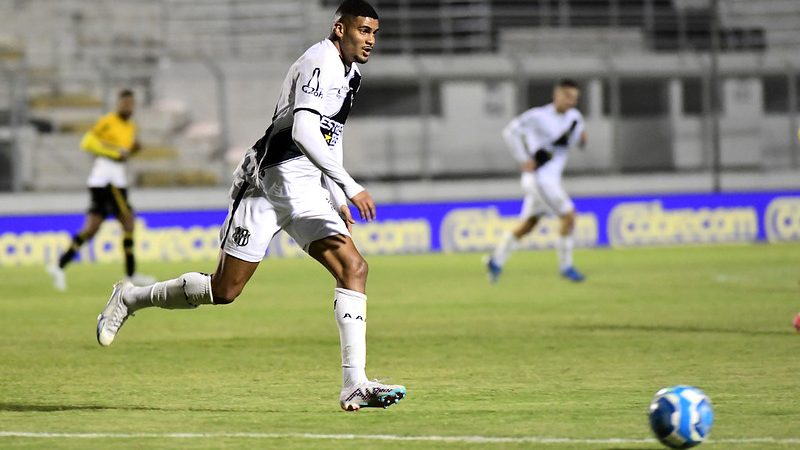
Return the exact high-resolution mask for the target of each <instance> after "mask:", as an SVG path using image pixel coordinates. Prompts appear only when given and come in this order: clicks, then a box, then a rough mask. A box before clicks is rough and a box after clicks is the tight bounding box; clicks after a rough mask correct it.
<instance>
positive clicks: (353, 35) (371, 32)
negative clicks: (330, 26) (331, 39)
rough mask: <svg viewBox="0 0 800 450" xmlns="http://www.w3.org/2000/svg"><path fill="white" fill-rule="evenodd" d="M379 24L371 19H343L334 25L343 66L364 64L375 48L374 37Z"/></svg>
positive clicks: (359, 17)
mask: <svg viewBox="0 0 800 450" xmlns="http://www.w3.org/2000/svg"><path fill="white" fill-rule="evenodd" d="M379 26H380V23H379V22H378V20H377V19H373V18H371V17H362V16H358V17H354V18H343V19H342V20H341V21H339V22H336V24H335V25H334V32H335V33H336V36H337V37H338V38H339V47H340V50H341V52H342V59H343V60H344V62H345V64H351V63H353V62H357V63H359V64H365V63H366V62H367V61H368V60H369V55H370V53H372V49H373V48H374V47H375V35H376V34H377V33H378V28H379Z"/></svg>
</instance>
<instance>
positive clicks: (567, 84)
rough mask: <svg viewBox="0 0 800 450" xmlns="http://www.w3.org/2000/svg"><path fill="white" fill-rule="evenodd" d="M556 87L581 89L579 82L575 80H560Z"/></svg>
mask: <svg viewBox="0 0 800 450" xmlns="http://www.w3.org/2000/svg"><path fill="white" fill-rule="evenodd" d="M556 87H560V88H575V89H580V88H581V87H580V85H579V84H578V82H577V81H575V80H573V79H572V78H562V79H560V80H558V83H556Z"/></svg>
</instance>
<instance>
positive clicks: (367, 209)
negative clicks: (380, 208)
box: [350, 190, 375, 222]
mask: <svg viewBox="0 0 800 450" xmlns="http://www.w3.org/2000/svg"><path fill="white" fill-rule="evenodd" d="M350 201H351V202H353V204H354V205H356V208H358V214H359V215H361V220H366V221H367V222H371V221H373V220H374V219H375V200H372V196H371V195H369V192H367V191H366V190H364V191H361V192H359V193H358V194H356V195H354V196H353V198H351V199H350Z"/></svg>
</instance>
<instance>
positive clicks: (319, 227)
mask: <svg viewBox="0 0 800 450" xmlns="http://www.w3.org/2000/svg"><path fill="white" fill-rule="evenodd" d="M378 26H379V21H378V15H377V13H376V12H375V10H374V9H373V8H372V6H370V5H369V4H368V3H367V2H366V1H363V0H346V1H344V2H343V3H342V4H341V5H340V6H339V8H338V9H337V11H336V15H335V20H334V24H333V28H332V31H331V34H330V35H329V37H328V38H326V39H324V40H322V41H321V42H319V43H317V44H315V45H313V46H312V47H311V48H309V49H308V50H307V51H306V52H305V53H304V54H303V56H301V57H300V59H298V60H297V61H296V62H295V63H294V64H293V65H292V66H291V68H290V69H289V73H288V74H287V76H286V78H285V80H284V83H283V88H282V90H281V93H280V96H279V99H278V104H277V106H276V108H275V113H274V115H273V117H272V124H271V125H270V127H269V129H267V131H266V133H265V134H264V136H263V137H262V138H261V139H259V141H258V142H256V144H255V145H254V146H253V148H252V149H250V150H248V151H247V152H246V154H245V156H244V158H243V159H242V162H241V164H240V166H239V167H238V169H237V170H236V172H235V174H234V182H233V186H232V188H231V206H230V209H229V211H228V217H227V219H226V220H225V223H224V225H223V227H222V229H221V231H220V235H221V236H220V240H221V244H222V251H221V252H220V258H219V263H218V265H217V269H216V272H215V273H214V274H213V275H207V274H203V273H198V272H191V273H186V274H184V275H181V276H180V277H178V278H176V279H173V280H169V281H164V282H159V283H155V284H154V285H152V286H146V287H134V286H131V285H130V284H128V283H125V282H121V283H118V284H117V285H115V287H114V291H113V292H112V294H111V299H110V300H109V301H108V304H107V305H106V308H105V309H104V310H103V312H102V313H101V314H100V316H99V317H98V323H97V340H98V342H99V343H100V344H101V345H103V346H107V345H110V344H111V342H112V341H113V340H114V337H115V336H116V334H117V332H118V330H119V328H120V327H121V326H122V324H123V323H124V322H125V320H126V319H127V318H128V317H130V316H132V315H133V313H134V312H135V311H137V310H139V309H141V308H147V307H152V306H156V307H160V308H165V309H192V308H196V307H197V306H199V305H209V304H216V305H220V304H228V303H231V302H233V300H234V299H235V298H236V297H237V296H239V294H240V293H241V292H242V289H243V288H244V286H245V284H246V283H247V281H248V280H249V279H250V277H251V276H252V275H253V273H254V272H255V270H256V268H257V267H258V264H259V262H260V261H261V260H262V259H263V257H264V254H265V252H266V250H267V246H268V245H269V243H270V241H271V240H272V238H273V236H275V235H276V234H277V233H278V232H279V231H280V230H284V231H286V232H287V233H288V234H289V235H290V236H291V237H292V238H294V240H295V241H296V242H297V244H298V245H300V246H301V247H302V248H303V249H304V250H305V251H306V252H307V253H308V254H309V255H311V256H312V257H313V258H314V259H316V260H317V261H319V262H320V263H321V264H322V265H323V266H324V267H325V268H326V269H328V271H329V272H330V273H331V274H332V275H333V277H334V279H335V280H336V288H335V292H334V301H333V307H334V314H335V318H336V323H337V325H338V327H339V337H340V343H341V351H342V371H343V379H342V390H341V392H340V396H339V404H340V406H341V407H342V409H344V410H346V411H355V410H358V409H360V408H362V407H384V408H385V407H387V406H390V405H392V404H394V403H395V402H397V401H398V400H400V399H402V398H403V397H404V396H405V394H406V389H405V387H403V386H399V385H385V384H381V383H379V382H377V381H370V380H369V379H368V378H367V376H366V373H365V365H366V327H367V324H366V319H367V314H366V312H367V296H366V294H365V292H366V291H365V289H366V283H367V262H366V261H365V260H364V258H363V257H362V256H361V254H360V253H359V252H358V250H357V249H356V247H355V245H353V241H352V239H351V238H350V226H351V224H353V223H355V222H354V221H353V218H352V217H351V215H350V210H349V208H348V206H347V199H348V198H349V199H350V201H351V202H352V203H353V204H354V205H355V206H356V208H357V209H358V211H359V213H360V215H361V218H362V219H363V220H367V221H370V220H372V219H374V218H375V203H374V201H373V200H372V196H371V195H370V194H369V193H368V192H367V191H366V190H365V189H364V188H363V187H362V186H360V185H359V184H358V183H356V182H355V181H354V180H353V178H352V177H351V176H350V175H349V174H348V173H347V171H346V170H345V169H344V167H343V165H342V161H343V153H342V132H343V129H344V124H345V121H346V120H347V116H348V113H349V112H350V107H351V106H352V102H353V98H354V96H355V94H356V92H357V91H358V89H359V86H360V84H361V74H360V73H359V70H358V66H357V65H356V63H359V64H364V63H366V62H367V60H368V59H369V56H370V53H371V52H372V50H373V46H374V45H375V36H376V33H377V32H378Z"/></svg>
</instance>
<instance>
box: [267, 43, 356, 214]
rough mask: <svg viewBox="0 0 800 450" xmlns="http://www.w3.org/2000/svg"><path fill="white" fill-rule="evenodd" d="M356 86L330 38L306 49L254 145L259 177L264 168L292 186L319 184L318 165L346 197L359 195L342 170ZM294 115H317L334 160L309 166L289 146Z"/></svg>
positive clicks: (292, 144) (293, 145)
mask: <svg viewBox="0 0 800 450" xmlns="http://www.w3.org/2000/svg"><path fill="white" fill-rule="evenodd" d="M360 85H361V74H360V72H359V70H358V67H357V66H356V65H355V64H351V65H350V66H349V67H347V66H345V64H344V63H343V62H342V59H341V57H340V56H339V51H338V50H337V49H336V47H335V46H334V44H333V42H331V41H330V40H329V39H325V40H323V41H321V42H319V43H317V44H315V45H314V46H312V47H311V48H309V49H308V50H307V51H306V52H305V53H304V54H303V56H301V57H300V58H299V59H298V60H297V61H296V62H295V63H294V64H293V65H292V66H291V68H290V69H289V73H288V74H287V75H286V78H285V79H284V82H283V87H282V89H281V92H280V97H279V99H278V103H277V105H276V107H275V114H274V116H273V118H272V125H271V126H270V127H269V129H268V130H267V131H266V133H265V135H264V137H262V138H261V139H260V140H259V141H258V142H257V143H256V144H255V145H254V146H253V148H254V149H255V150H256V158H257V165H258V168H259V169H260V175H261V177H262V178H263V177H264V176H265V175H266V171H265V169H271V168H274V169H273V170H269V172H270V175H271V176H277V177H281V178H284V179H287V180H291V181H294V182H300V181H301V180H307V181H310V182H316V183H319V182H320V179H321V175H322V173H321V171H320V168H319V167H318V166H317V165H320V166H322V167H323V168H325V171H326V173H327V174H328V175H330V177H331V178H332V179H333V180H334V181H335V182H336V184H338V185H339V186H340V187H341V188H342V189H343V190H344V193H345V194H346V195H347V197H348V198H352V197H353V196H355V195H356V194H357V193H359V192H361V191H363V190H364V188H363V187H361V186H360V185H359V184H358V183H356V182H355V181H354V180H353V178H352V177H350V175H349V174H347V172H346V171H345V170H344V168H343V167H342V161H343V153H342V133H343V131H344V124H345V122H346V121H347V116H348V115H349V114H350V108H351V106H352V104H353V99H354V97H355V94H356V92H357V91H358V89H359V87H360ZM299 111H309V112H312V113H314V114H317V115H319V116H320V130H319V132H320V133H321V134H322V136H323V138H324V139H325V142H326V143H327V144H328V149H329V150H330V156H333V160H330V159H328V160H326V159H325V158H322V159H318V158H315V161H314V162H312V161H311V160H309V158H308V155H306V154H304V153H303V151H301V149H300V148H299V147H298V146H297V144H296V143H295V142H294V140H293V138H292V133H293V129H292V127H293V124H294V116H295V113H297V112H299ZM306 150H309V149H306ZM320 156H325V155H320ZM315 163H316V164H315ZM337 203H341V201H338V202H337Z"/></svg>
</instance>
